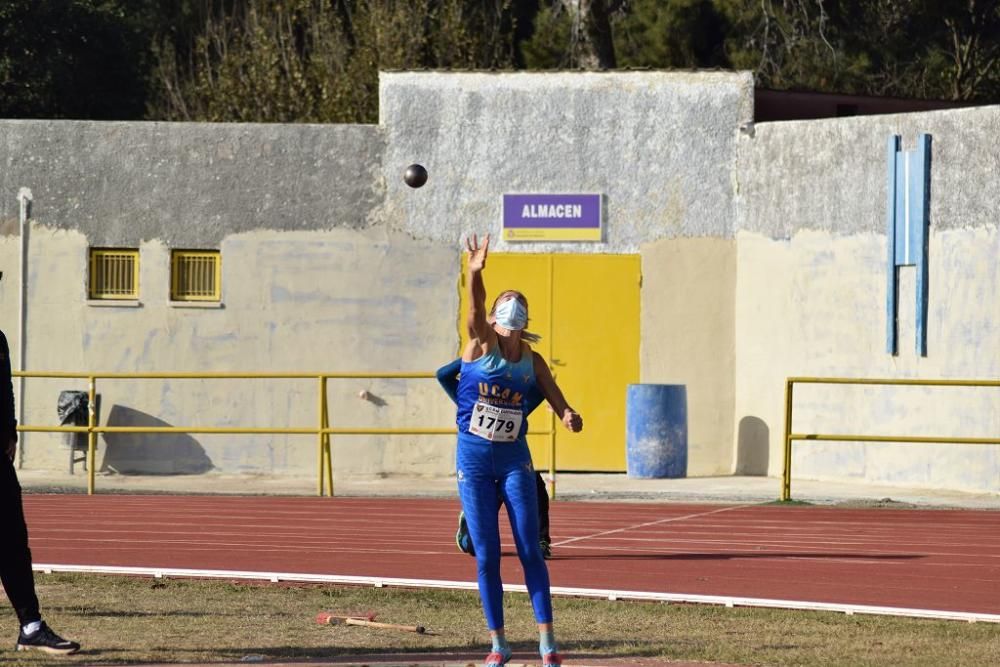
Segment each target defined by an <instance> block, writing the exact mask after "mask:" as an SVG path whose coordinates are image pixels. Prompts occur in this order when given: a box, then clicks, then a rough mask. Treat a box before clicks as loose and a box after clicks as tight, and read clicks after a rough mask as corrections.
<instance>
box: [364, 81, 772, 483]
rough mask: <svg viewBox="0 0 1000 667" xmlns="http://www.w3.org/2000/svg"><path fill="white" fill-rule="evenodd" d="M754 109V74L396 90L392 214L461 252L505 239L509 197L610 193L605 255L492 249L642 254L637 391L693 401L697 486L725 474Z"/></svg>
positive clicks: (390, 120)
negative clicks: (670, 387)
mask: <svg viewBox="0 0 1000 667" xmlns="http://www.w3.org/2000/svg"><path fill="white" fill-rule="evenodd" d="M752 106H753V80H752V77H751V76H750V74H749V73H746V72H729V73H725V72H697V73H683V72H625V73H623V72H615V73H552V74H528V73H514V74H453V73H388V74H383V75H382V86H381V96H380V113H381V124H382V126H383V127H384V129H385V132H386V153H385V161H384V163H383V180H384V181H385V183H386V203H385V209H384V214H385V216H386V219H387V220H392V221H396V222H395V223H394V224H401V225H402V226H403V228H404V229H405V230H406V231H408V232H409V233H411V234H413V235H415V236H417V237H420V238H430V239H436V240H440V241H441V242H442V243H444V244H446V245H455V244H456V243H457V242H458V240H459V239H460V238H462V237H463V236H464V235H465V234H467V233H469V232H471V231H478V232H486V231H490V230H493V231H494V232H498V231H499V228H500V224H499V221H500V216H501V195H502V194H504V193H513V192H597V193H602V194H603V195H604V202H605V209H604V217H605V236H604V240H603V242H601V243H508V242H506V241H504V240H503V239H502V238H499V239H498V238H496V234H494V240H495V245H494V246H493V247H494V251H495V252H575V253H639V254H641V255H642V273H643V280H642V296H641V299H642V301H641V313H642V315H641V323H640V328H641V332H642V339H641V353H640V360H641V369H642V370H641V377H640V381H642V382H652V383H682V384H687V385H688V414H689V449H690V452H689V458H688V472H689V474H691V475H699V474H713V473H727V472H729V471H730V459H731V457H730V453H729V448H730V444H729V443H730V442H731V440H732V433H733V420H732V413H733V393H732V383H733V380H732V378H733V354H732V350H733V334H734V330H735V325H734V322H733V308H732V300H733V296H734V293H735V292H734V290H735V274H734V268H735V241H734V239H733V228H732V223H733V220H734V218H735V209H734V200H733V197H734V191H733V177H732V174H733V169H734V168H735V160H736V145H737V137H738V136H739V128H740V127H741V126H745V125H746V124H747V123H748V122H749V121H750V120H751V119H752V117H753V109H752ZM413 162H419V163H420V164H423V165H424V166H426V167H427V169H428V171H429V174H430V179H429V181H428V183H427V185H425V186H424V187H423V188H421V189H419V190H414V189H411V188H409V187H407V186H406V185H405V184H404V183H403V181H402V178H401V177H402V174H403V171H404V169H405V168H406V166H407V165H408V164H411V163H413ZM608 400H609V401H613V400H624V397H617V396H615V397H608ZM609 446H621V447H624V434H622V441H621V442H617V443H609Z"/></svg>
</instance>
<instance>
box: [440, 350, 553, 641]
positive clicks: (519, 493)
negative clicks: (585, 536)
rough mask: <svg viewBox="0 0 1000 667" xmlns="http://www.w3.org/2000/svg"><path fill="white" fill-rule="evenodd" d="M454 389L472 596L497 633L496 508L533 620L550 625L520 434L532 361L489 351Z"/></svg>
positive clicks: (532, 489)
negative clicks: (472, 561)
mask: <svg viewBox="0 0 1000 667" xmlns="http://www.w3.org/2000/svg"><path fill="white" fill-rule="evenodd" d="M461 373H462V375H461V379H460V380H459V384H458V415H457V418H456V420H457V424H458V451H457V455H456V463H457V477H458V495H459V498H460V499H461V501H462V511H463V512H465V519H466V522H467V523H468V525H469V535H470V537H471V538H472V544H473V546H474V547H475V551H476V562H477V566H478V579H479V595H480V597H481V598H482V601H483V614H484V615H485V616H486V623H487V625H488V626H489V628H490V629H491V630H496V629H499V628H502V627H503V625H504V621H503V582H502V581H501V579H500V525H499V513H498V512H497V506H498V503H499V502H500V500H501V498H502V500H503V503H504V505H505V506H506V508H507V515H508V517H509V518H510V523H511V528H512V529H513V533H514V541H515V543H516V544H517V555H518V557H519V558H520V560H521V566H522V567H523V568H524V579H525V585H526V586H527V588H528V593H529V595H530V596H531V603H532V607H533V609H534V612H535V620H536V621H537V622H538V623H551V622H552V601H551V597H550V594H549V572H548V568H547V567H546V565H545V561H544V559H543V558H542V552H541V549H540V548H539V546H538V498H537V496H536V493H537V491H536V485H535V471H534V468H533V467H532V465H531V454H530V452H529V451H528V443H527V440H526V439H525V433H526V432H527V430H528V414H529V413H530V411H531V410H533V409H534V408H535V407H536V406H537V405H538V400H537V397H538V395H539V392H538V388H537V386H536V384H535V371H534V364H533V354H532V353H531V352H530V351H528V349H527V346H524V348H523V351H522V354H521V359H520V360H518V361H517V362H510V361H507V360H506V359H505V358H504V357H503V355H502V354H501V352H500V346H499V345H497V346H495V347H494V348H493V349H492V350H490V351H489V352H488V353H486V354H485V355H483V356H482V357H480V358H478V359H476V360H475V361H470V362H466V361H463V362H462V371H461Z"/></svg>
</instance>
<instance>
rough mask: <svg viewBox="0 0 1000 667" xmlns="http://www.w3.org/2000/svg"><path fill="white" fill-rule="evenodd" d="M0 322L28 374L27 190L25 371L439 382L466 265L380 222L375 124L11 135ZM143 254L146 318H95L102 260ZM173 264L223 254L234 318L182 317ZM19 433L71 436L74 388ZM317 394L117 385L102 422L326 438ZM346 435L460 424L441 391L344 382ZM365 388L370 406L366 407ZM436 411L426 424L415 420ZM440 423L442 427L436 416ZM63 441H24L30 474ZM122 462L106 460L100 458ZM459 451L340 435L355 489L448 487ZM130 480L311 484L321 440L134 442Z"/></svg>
mask: <svg viewBox="0 0 1000 667" xmlns="http://www.w3.org/2000/svg"><path fill="white" fill-rule="evenodd" d="M0 146H3V147H4V149H3V152H2V153H0V191H2V192H5V193H8V194H9V195H10V196H4V197H2V198H0V202H2V204H0V206H2V208H0V221H2V222H0V231H2V232H3V234H4V235H3V236H2V237H0V270H2V271H3V272H4V278H3V280H2V281H0V314H2V321H3V327H4V330H5V331H6V333H7V335H8V337H9V338H10V339H11V344H12V346H13V349H12V352H13V358H15V359H16V358H17V355H18V346H19V345H20V341H18V340H17V335H16V334H17V324H16V323H17V320H18V314H17V309H18V294H19V289H20V286H19V282H18V261H19V260H18V246H19V237H18V235H17V233H18V225H17V215H18V210H17V201H16V200H15V199H14V197H13V195H14V194H16V192H17V190H18V188H19V187H23V186H28V187H30V188H31V189H32V193H33V195H34V203H33V207H32V220H31V225H30V230H29V237H28V238H29V276H28V294H27V297H28V298H27V303H28V308H27V330H28V332H29V339H28V341H27V348H26V353H27V364H26V366H27V368H29V369H32V370H76V371H84V370H91V371H98V372H100V371H104V372H119V371H122V372H125V371H129V372H138V371H217V370H223V371H249V372H253V371H292V372H295V371H302V372H306V371H317V372H318V371H358V372H360V371H427V370H432V369H433V368H435V367H436V366H437V365H438V364H439V363H440V362H441V360H443V359H448V358H450V357H451V355H453V354H454V351H455V335H454V332H453V331H449V329H448V328H447V327H443V328H433V327H428V326H427V324H426V323H427V321H453V320H454V317H455V312H457V308H458V298H457V291H456V276H457V274H458V260H459V257H458V253H457V251H456V250H455V249H454V248H451V247H443V246H441V245H440V244H437V243H431V242H428V241H423V240H418V239H414V238H412V237H411V236H409V235H406V234H404V233H401V232H398V231H393V230H392V229H391V228H390V227H389V226H387V225H384V224H377V223H375V222H373V220H372V218H373V212H374V210H375V208H376V205H377V204H380V203H381V199H382V193H383V184H382V183H381V180H380V178H379V176H378V173H377V167H378V165H379V164H380V162H381V154H382V151H383V150H384V141H383V138H382V132H381V130H380V129H379V128H376V127H351V126H343V127H342V126H330V127H320V126H275V125H231V126H230V125H207V124H167V123H80V122H54V123H45V122H35V121H32V122H28V121H6V122H4V123H0ZM105 245H108V246H115V247H135V248H138V249H139V251H140V277H139V285H140V296H139V300H138V301H137V302H131V303H128V304H118V305H109V304H107V303H96V302H88V301H87V294H86V289H87V288H86V276H87V258H88V248H89V247H91V246H105ZM171 248H218V249H220V250H221V255H222V267H223V274H222V303H221V304H216V305H217V307H214V308H211V307H210V308H206V307H192V306H191V304H187V305H185V304H176V303H170V301H169V285H170V277H169V264H170V259H169V257H170V250H171ZM28 382H29V384H28V385H27V387H26V392H25V405H24V409H25V422H26V423H30V424H52V423H54V422H55V417H56V411H55V405H56V397H57V396H58V393H59V391H60V390H62V389H85V384H84V383H74V382H72V381H66V380H29V381H28ZM316 384H317V383H316V381H303V380H296V381H267V382H250V381H213V382H210V383H209V382H201V381H193V380H177V381H169V382H163V381H158V380H134V381H127V382H126V381H103V382H101V383H100V384H99V385H98V391H99V393H100V394H101V398H102V403H101V413H102V423H112V424H114V425H122V426H127V425H135V424H145V425H148V424H157V425H194V424H197V425H203V426H223V425H241V426H273V425H277V426H312V425H314V424H315V423H316V420H317V417H316V413H317V411H316V391H317V389H316ZM329 390H330V401H331V406H332V407H331V420H332V423H333V424H335V425H339V426H351V425H356V426H381V427H388V426H397V425H406V424H414V422H418V423H419V425H420V426H428V425H437V426H441V427H447V426H448V425H449V423H451V422H452V420H453V418H454V416H453V414H451V412H450V411H449V410H448V409H447V405H442V403H441V401H440V400H439V398H440V397H439V389H438V388H437V385H436V382H434V380H413V381H366V380H351V381H347V380H344V381H331V382H330V385H329ZM361 390H367V391H369V392H370V394H371V395H372V396H373V397H374V399H373V400H371V401H362V400H361V399H359V398H358V393H359V392H360V391H361ZM418 414H419V415H421V417H420V418H416V415H418ZM424 415H426V418H424ZM62 439H63V436H57V435H48V434H29V435H28V436H27V438H26V447H25V448H24V456H25V458H24V464H25V465H27V466H34V467H52V468H53V469H55V470H61V469H63V467H64V466H65V465H67V461H68V450H66V449H65V448H64V447H63V445H62V444H61V443H62ZM106 444H107V445H108V446H107V447H105V445H106ZM453 448H454V443H453V442H452V441H451V438H441V437H438V438H434V437H424V438H416V437H407V436H399V437H392V438H363V437H353V436H352V437H346V436H345V437H338V438H335V453H334V456H335V458H336V459H337V461H336V463H337V470H338V473H340V472H347V471H355V472H392V471H399V470H408V471H417V472H420V471H431V472H441V471H448V470H450V469H451V468H452V466H453V462H452V461H453V456H454V454H453V451H452V450H453ZM100 461H101V463H102V464H103V465H105V466H107V467H110V468H113V469H116V470H120V471H122V472H128V471H134V470H143V471H147V472H202V471H204V470H206V469H209V468H213V469H219V470H223V471H228V472H237V471H240V472H243V471H250V472H280V473H290V474H312V473H313V471H314V470H315V465H316V456H315V443H314V438H310V437H308V436H288V437H284V436H278V437H274V436H209V435H196V436H124V435H109V436H108V437H107V438H106V439H103V440H102V441H101V452H100Z"/></svg>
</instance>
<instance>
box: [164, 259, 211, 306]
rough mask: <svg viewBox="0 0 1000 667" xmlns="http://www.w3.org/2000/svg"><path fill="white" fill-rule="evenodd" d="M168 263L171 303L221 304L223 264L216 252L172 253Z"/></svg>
mask: <svg viewBox="0 0 1000 667" xmlns="http://www.w3.org/2000/svg"><path fill="white" fill-rule="evenodd" d="M170 259H171V261H170V298H171V300H173V301H221V300H222V261H221V257H220V255H219V251H218V250H174V251H173V252H172V253H171V258H170Z"/></svg>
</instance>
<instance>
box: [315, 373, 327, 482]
mask: <svg viewBox="0 0 1000 667" xmlns="http://www.w3.org/2000/svg"><path fill="white" fill-rule="evenodd" d="M317 400H318V402H319V428H318V429H317V430H316V448H317V449H316V475H317V478H316V495H318V496H320V497H322V496H323V492H324V489H323V482H324V476H323V463H324V458H325V456H326V451H325V450H324V448H323V429H324V428H326V378H325V377H323V376H322V375H320V376H319V392H318V399H317Z"/></svg>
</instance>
